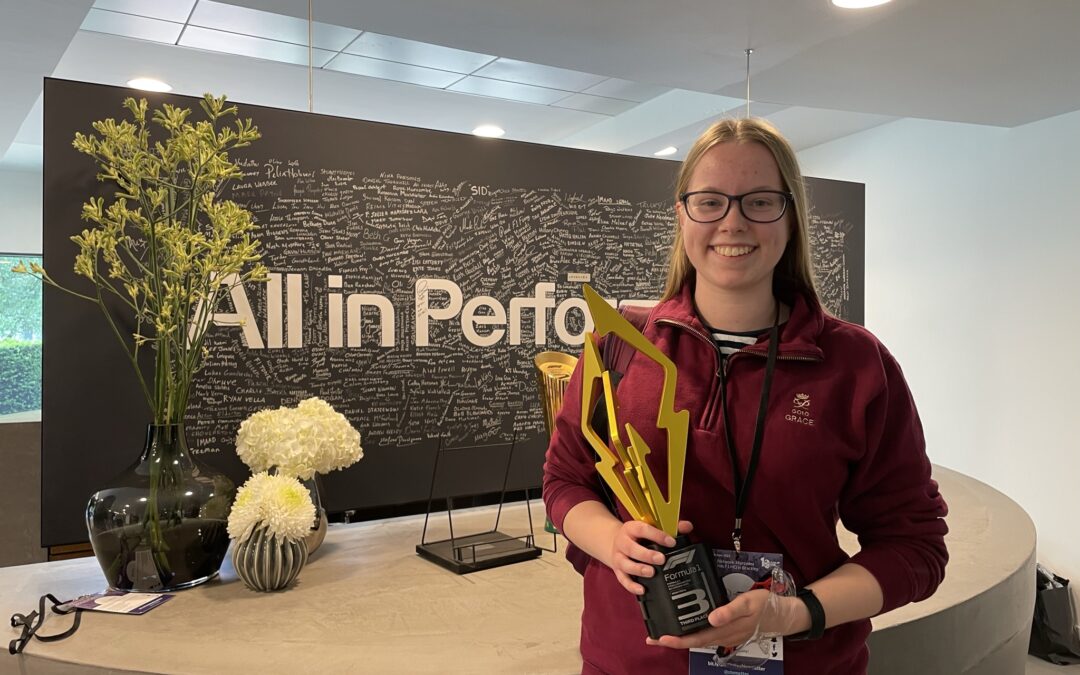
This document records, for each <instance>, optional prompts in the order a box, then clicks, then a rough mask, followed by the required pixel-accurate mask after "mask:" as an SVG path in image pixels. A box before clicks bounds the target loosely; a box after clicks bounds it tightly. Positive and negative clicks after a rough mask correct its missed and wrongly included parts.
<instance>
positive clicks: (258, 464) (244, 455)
mask: <svg viewBox="0 0 1080 675" xmlns="http://www.w3.org/2000/svg"><path fill="white" fill-rule="evenodd" d="M236 452H237V454H238V455H239V456H240V459H241V460H243V462H244V463H245V464H247V465H248V466H249V467H251V469H252V470H253V471H266V470H268V469H270V468H271V467H277V471H278V473H281V474H285V475H289V476H297V477H299V478H300V479H302V480H308V479H309V478H311V477H312V476H313V475H315V474H316V473H329V472H330V471H334V470H336V469H343V468H345V467H347V466H349V465H351V464H353V463H355V462H357V461H358V460H360V458H362V457H363V456H364V451H363V448H361V447H360V432H358V431H357V430H356V429H355V428H353V426H352V425H351V424H349V420H347V419H346V418H345V416H344V415H342V414H341V413H339V412H337V411H336V410H334V408H333V407H332V406H331V405H330V404H329V403H327V402H326V401H323V400H322V399H320V398H309V399H306V400H304V401H301V402H300V404H299V405H298V406H296V407H295V408H285V407H282V408H278V409H276V410H263V411H260V412H257V413H255V414H253V415H251V416H250V417H248V418H247V419H246V420H244V422H243V423H242V424H241V425H240V430H239V432H238V433H237V434H236Z"/></svg>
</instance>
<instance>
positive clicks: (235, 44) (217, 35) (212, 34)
mask: <svg viewBox="0 0 1080 675" xmlns="http://www.w3.org/2000/svg"><path fill="white" fill-rule="evenodd" d="M180 46H182V47H195V48H197V49H208V50H210V51H214V52H225V53H226V54H238V55H240V56H251V57H254V58H257V59H266V60H267V61H280V62H282V63H295V64H297V65H301V66H306V65H307V64H308V48H307V47H303V46H301V45H294V44H290V43H288V42H278V41H277V40H265V39H263V38H257V37H251V36H250V35H240V34H238V33H226V32H225V31H220V30H210V29H209V28H200V27H198V26H188V27H187V28H186V29H184V34H183V35H181V36H180ZM313 52H314V53H313V54H312V65H313V66H314V67H315V68H322V67H323V65H325V64H326V62H327V61H329V60H330V59H331V58H332V57H333V56H334V53H333V52H328V51H325V50H322V49H315V50H313Z"/></svg>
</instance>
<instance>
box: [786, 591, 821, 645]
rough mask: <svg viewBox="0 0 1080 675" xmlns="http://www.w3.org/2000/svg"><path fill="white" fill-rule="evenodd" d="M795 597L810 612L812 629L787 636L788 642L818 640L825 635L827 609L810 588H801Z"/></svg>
mask: <svg viewBox="0 0 1080 675" xmlns="http://www.w3.org/2000/svg"><path fill="white" fill-rule="evenodd" d="M795 597H796V598H798V599H799V600H802V601H803V604H805V605H806V609H807V610H809V611H810V629H809V630H805V631H803V632H801V633H796V634H794V635H789V636H787V638H785V639H787V640H792V641H796V642H797V641H800V640H817V639H818V638H820V637H821V636H822V635H824V634H825V608H824V607H822V606H821V601H820V600H818V598H817V596H816V595H814V591H812V590H810V589H809V588H800V589H799V591H798V592H797V593H795Z"/></svg>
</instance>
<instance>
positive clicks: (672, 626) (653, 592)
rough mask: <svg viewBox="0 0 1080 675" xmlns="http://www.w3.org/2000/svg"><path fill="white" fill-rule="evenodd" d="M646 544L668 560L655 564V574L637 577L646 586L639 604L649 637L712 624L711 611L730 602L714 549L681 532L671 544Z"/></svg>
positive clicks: (688, 630)
mask: <svg viewBox="0 0 1080 675" xmlns="http://www.w3.org/2000/svg"><path fill="white" fill-rule="evenodd" d="M646 548H650V549H652V550H654V551H660V552H661V553H663V554H664V564H662V565H653V570H655V573H654V574H653V575H652V576H651V577H647V578H646V577H634V581H636V582H638V583H639V584H641V585H642V586H644V587H645V594H644V595H639V596H638V605H639V606H640V607H641V614H642V616H643V617H644V618H645V629H646V630H647V631H648V633H649V637H651V638H653V639H654V640H655V639H658V638H659V637H660V636H661V635H675V636H679V635H686V634H688V633H693V632H695V631H698V630H701V629H702V628H707V627H708V626H709V613H710V612H712V611H713V610H714V609H716V608H717V607H720V606H722V605H725V604H727V598H726V597H725V596H724V591H723V587H722V586H721V585H720V583H719V581H718V580H717V577H716V563H715V562H713V559H712V551H710V550H709V548H708V547H707V546H705V544H700V543H699V544H692V543H690V539H689V538H687V537H686V535H679V536H678V537H677V538H676V539H675V545H674V546H672V547H670V548H668V547H666V546H661V545H659V544H647V545H646Z"/></svg>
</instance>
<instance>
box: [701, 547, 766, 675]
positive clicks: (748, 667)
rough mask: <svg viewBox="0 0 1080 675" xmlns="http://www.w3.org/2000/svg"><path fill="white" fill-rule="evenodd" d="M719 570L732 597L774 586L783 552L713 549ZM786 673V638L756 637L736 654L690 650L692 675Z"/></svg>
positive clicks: (718, 573) (709, 648)
mask: <svg viewBox="0 0 1080 675" xmlns="http://www.w3.org/2000/svg"><path fill="white" fill-rule="evenodd" d="M713 560H714V562H715V563H716V573H717V576H718V577H719V578H720V583H721V585H722V586H723V587H724V590H725V592H726V594H727V597H728V599H729V600H734V599H735V598H736V597H738V596H739V595H740V594H742V593H745V592H746V591H750V590H754V589H757V588H769V587H770V586H771V585H772V573H773V569H775V568H777V567H779V568H781V569H782V568H783V566H784V556H783V555H782V554H780V553H756V552H754V551H739V552H736V551H732V550H728V549H719V548H715V549H713ZM744 673H753V674H754V675H783V673H784V639H783V638H780V637H774V638H765V639H762V640H755V641H754V642H751V643H749V644H746V645H743V646H742V647H741V648H740V649H739V650H738V651H737V652H735V654H734V655H732V656H730V657H727V658H726V659H723V660H722V659H720V657H718V656H717V654H716V647H697V648H694V649H691V650H690V675H743V674H744Z"/></svg>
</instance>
